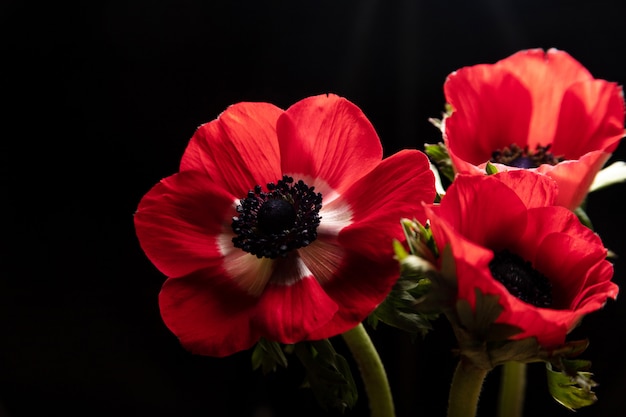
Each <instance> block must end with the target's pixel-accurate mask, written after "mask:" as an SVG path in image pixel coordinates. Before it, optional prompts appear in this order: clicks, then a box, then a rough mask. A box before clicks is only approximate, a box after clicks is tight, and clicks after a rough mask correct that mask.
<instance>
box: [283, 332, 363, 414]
mask: <svg viewBox="0 0 626 417" xmlns="http://www.w3.org/2000/svg"><path fill="white" fill-rule="evenodd" d="M294 352H295V354H296V356H297V357H298V359H300V362H302V364H303V365H304V367H305V369H306V382H305V386H307V387H309V388H311V390H312V391H313V395H314V396H315V399H316V400H317V402H318V403H319V404H320V406H321V407H322V408H323V409H324V410H326V411H328V410H330V409H333V410H338V411H340V412H342V413H343V412H344V411H345V410H347V409H351V408H352V407H354V405H355V404H356V401H357V399H358V392H357V388H356V384H355V382H354V378H353V377H352V371H351V370H350V366H349V364H348V362H347V361H346V359H345V358H344V357H343V356H341V355H340V354H338V353H337V352H336V351H335V349H334V348H333V346H332V344H331V342H330V341H329V340H328V339H324V340H319V341H313V342H300V343H296V344H295V349H294Z"/></svg>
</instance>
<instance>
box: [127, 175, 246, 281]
mask: <svg viewBox="0 0 626 417" xmlns="http://www.w3.org/2000/svg"><path fill="white" fill-rule="evenodd" d="M233 214H234V198H233V196H232V195H231V194H229V193H227V192H226V191H224V190H223V189H221V188H219V187H218V186H217V185H215V184H213V183H212V182H210V181H208V180H207V178H206V175H205V174H204V173H202V172H196V171H186V172H180V173H178V174H175V175H172V176H171V177H168V178H165V179H164V180H162V181H161V182H160V183H158V184H157V185H155V186H154V187H153V188H152V189H151V190H150V191H149V192H148V193H147V194H146V195H145V196H144V197H143V198H142V200H141V202H140V203H139V207H138V208H137V212H136V213H135V216H134V222H135V229H136V232H137V237H138V238H139V243H140V244H141V247H142V249H143V250H144V252H145V253H146V255H147V256H148V258H150V260H151V261H152V263H153V264H154V265H155V266H156V267H157V268H158V269H159V270H160V271H161V272H163V273H164V274H165V275H167V276H168V277H180V276H183V275H187V274H189V273H191V272H193V271H196V270H199V269H202V268H207V267H217V266H218V265H221V263H222V254H221V252H220V247H219V245H218V242H217V238H218V236H219V235H220V234H221V233H222V230H223V228H224V227H228V225H230V219H231V217H232V215H233Z"/></svg>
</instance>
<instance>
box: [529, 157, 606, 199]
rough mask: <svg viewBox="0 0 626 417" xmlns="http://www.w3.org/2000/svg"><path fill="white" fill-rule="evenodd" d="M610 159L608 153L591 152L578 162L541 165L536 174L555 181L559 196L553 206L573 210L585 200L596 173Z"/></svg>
mask: <svg viewBox="0 0 626 417" xmlns="http://www.w3.org/2000/svg"><path fill="white" fill-rule="evenodd" d="M610 157H611V154H609V153H606V152H603V151H593V152H589V153H587V154H585V155H583V156H582V157H581V158H580V159H578V160H572V161H564V162H561V163H559V164H557V165H546V164H544V165H541V166H540V167H539V168H537V172H539V173H542V174H545V175H547V176H549V177H550V178H552V179H553V180H554V181H556V183H557V185H558V187H559V194H558V196H557V199H556V201H555V204H557V205H559V206H563V207H567V208H568V209H570V210H574V209H576V208H577V207H579V206H580V205H581V204H582V202H583V201H584V200H585V197H586V196H587V194H588V192H589V187H591V184H592V183H593V180H594V178H595V177H596V175H597V174H598V171H600V169H602V167H603V166H604V164H605V163H606V161H608V160H609V158H610Z"/></svg>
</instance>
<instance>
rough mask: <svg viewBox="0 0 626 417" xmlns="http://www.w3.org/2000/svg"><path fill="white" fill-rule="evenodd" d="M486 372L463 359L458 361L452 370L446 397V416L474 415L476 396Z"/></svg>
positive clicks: (468, 416)
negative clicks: (452, 373) (450, 383)
mask: <svg viewBox="0 0 626 417" xmlns="http://www.w3.org/2000/svg"><path fill="white" fill-rule="evenodd" d="M488 372H489V371H487V370H485V369H480V368H477V367H476V366H474V365H472V364H471V363H470V362H468V361H466V360H464V359H461V360H460V361H459V364H458V365H457V367H456V371H454V377H453V378H452V386H451V387H450V396H449V397H448V417H474V416H475V415H476V410H477V409H478V397H479V396H480V391H481V389H482V387H483V381H484V380H485V377H486V376H487V373H488Z"/></svg>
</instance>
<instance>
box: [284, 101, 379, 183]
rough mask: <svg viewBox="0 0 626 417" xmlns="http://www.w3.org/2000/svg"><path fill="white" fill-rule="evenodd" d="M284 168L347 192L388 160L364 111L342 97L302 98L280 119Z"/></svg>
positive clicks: (290, 172) (291, 172)
mask: <svg viewBox="0 0 626 417" xmlns="http://www.w3.org/2000/svg"><path fill="white" fill-rule="evenodd" d="M277 134H278V140H279V142H280V151H281V163H282V170H283V172H285V173H289V174H303V175H308V176H311V177H313V178H316V177H319V178H321V179H322V180H324V181H326V182H327V183H328V185H329V186H330V187H331V188H332V189H334V190H335V191H337V192H339V193H342V192H343V191H344V190H345V189H346V188H347V187H349V186H350V184H352V183H353V182H355V181H356V180H357V179H358V178H360V177H362V176H363V175H365V174H366V173H367V172H369V171H371V170H372V169H374V167H375V166H376V165H377V164H378V163H379V162H380V160H381V159H382V147H381V144H380V140H379V138H378V135H377V134H376V131H375V130H374V128H373V126H372V125H371V123H370V122H369V120H367V118H366V117H365V115H364V114H363V112H362V111H361V110H360V109H359V108H358V107H357V106H355V105H354V104H352V103H351V102H349V101H348V100H346V99H344V98H341V97H338V96H336V95H333V94H330V95H320V96H315V97H310V98H307V99H304V100H302V101H299V102H298V103H296V104H294V105H293V106H291V107H290V108H289V109H287V110H286V111H285V113H284V114H283V115H282V116H281V117H280V118H279V119H278V125H277Z"/></svg>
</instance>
